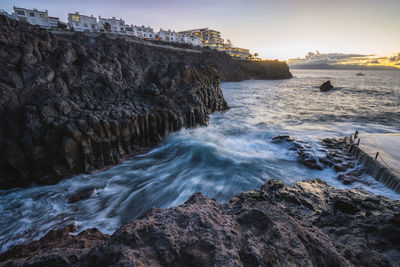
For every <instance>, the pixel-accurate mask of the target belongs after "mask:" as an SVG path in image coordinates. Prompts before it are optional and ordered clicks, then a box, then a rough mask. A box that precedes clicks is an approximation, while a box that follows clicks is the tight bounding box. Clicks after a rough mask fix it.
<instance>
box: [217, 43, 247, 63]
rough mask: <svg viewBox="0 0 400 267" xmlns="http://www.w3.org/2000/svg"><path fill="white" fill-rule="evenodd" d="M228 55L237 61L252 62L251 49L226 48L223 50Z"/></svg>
mask: <svg viewBox="0 0 400 267" xmlns="http://www.w3.org/2000/svg"><path fill="white" fill-rule="evenodd" d="M221 50H222V51H224V52H225V53H227V54H228V55H230V56H231V57H233V58H236V59H242V60H250V51H249V49H245V48H240V47H229V46H225V47H224V48H223V49H221Z"/></svg>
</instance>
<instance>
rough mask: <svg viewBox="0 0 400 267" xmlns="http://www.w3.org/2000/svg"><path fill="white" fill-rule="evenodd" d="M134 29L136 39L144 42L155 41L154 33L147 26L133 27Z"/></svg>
mask: <svg viewBox="0 0 400 267" xmlns="http://www.w3.org/2000/svg"><path fill="white" fill-rule="evenodd" d="M134 27H135V28H136V33H137V35H136V37H139V38H142V39H145V40H155V39H156V34H155V33H154V30H153V28H150V27H149V26H147V27H145V26H144V25H142V26H134Z"/></svg>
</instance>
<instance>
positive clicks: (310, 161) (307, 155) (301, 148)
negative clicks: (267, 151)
mask: <svg viewBox="0 0 400 267" xmlns="http://www.w3.org/2000/svg"><path fill="white" fill-rule="evenodd" d="M272 143H274V144H281V143H289V145H290V146H289V149H290V150H294V151H296V152H297V154H298V156H299V161H300V162H301V163H303V164H304V165H305V166H306V167H307V168H309V169H317V170H322V169H323V167H322V166H321V164H320V163H319V161H320V160H319V157H317V156H316V155H315V153H314V152H313V151H312V147H311V145H310V144H308V143H306V142H304V141H303V140H297V139H296V138H294V137H290V136H288V135H278V136H274V137H272Z"/></svg>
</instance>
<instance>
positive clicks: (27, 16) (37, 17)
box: [14, 6, 50, 29]
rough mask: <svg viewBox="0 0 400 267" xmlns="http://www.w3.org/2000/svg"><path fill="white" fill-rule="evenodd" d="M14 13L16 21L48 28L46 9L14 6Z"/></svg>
mask: <svg viewBox="0 0 400 267" xmlns="http://www.w3.org/2000/svg"><path fill="white" fill-rule="evenodd" d="M14 13H15V16H16V18H17V20H18V21H22V22H27V23H30V24H32V25H39V26H40V27H42V28H46V29H49V28H50V24H49V14H48V12H47V10H45V11H40V10H37V9H35V8H34V9H26V8H20V7H15V6H14Z"/></svg>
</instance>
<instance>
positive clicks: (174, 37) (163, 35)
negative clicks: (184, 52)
mask: <svg viewBox="0 0 400 267" xmlns="http://www.w3.org/2000/svg"><path fill="white" fill-rule="evenodd" d="M157 37H158V38H159V40H161V41H164V42H170V43H177V42H179V35H178V33H176V32H175V31H171V30H168V31H166V30H163V29H160V31H159V32H158V33H157Z"/></svg>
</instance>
